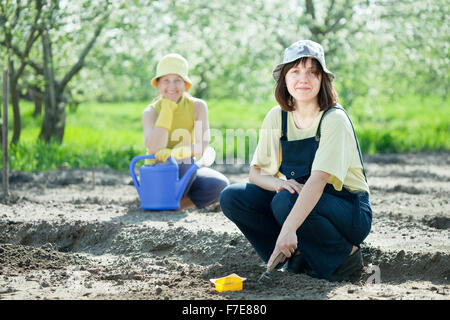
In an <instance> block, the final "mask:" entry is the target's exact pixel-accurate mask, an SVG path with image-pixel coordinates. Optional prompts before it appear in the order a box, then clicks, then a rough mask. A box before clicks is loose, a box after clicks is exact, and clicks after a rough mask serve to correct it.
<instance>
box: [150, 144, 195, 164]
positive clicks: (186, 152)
mask: <svg viewBox="0 0 450 320" xmlns="http://www.w3.org/2000/svg"><path fill="white" fill-rule="evenodd" d="M147 154H149V153H148V150H147ZM170 156H172V157H173V158H175V159H185V158H190V157H191V156H192V149H191V146H183V147H177V148H173V149H169V148H164V149H161V150H159V151H158V152H156V153H155V159H145V164H146V165H152V164H155V163H156V162H166V161H167V159H169V157H170Z"/></svg>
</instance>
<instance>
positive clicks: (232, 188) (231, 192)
mask: <svg viewBox="0 0 450 320" xmlns="http://www.w3.org/2000/svg"><path fill="white" fill-rule="evenodd" d="M240 193H242V186H241V184H232V185H227V186H225V188H223V190H222V191H221V192H220V196H219V203H220V207H221V208H222V211H223V213H224V214H225V215H226V216H227V217H229V215H231V214H232V212H234V210H233V207H235V206H236V205H237V203H236V202H237V199H238V197H239V194H240Z"/></svg>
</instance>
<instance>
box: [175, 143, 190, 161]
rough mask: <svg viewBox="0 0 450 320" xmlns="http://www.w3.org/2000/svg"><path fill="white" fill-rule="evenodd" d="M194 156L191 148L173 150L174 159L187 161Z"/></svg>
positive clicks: (184, 147)
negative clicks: (186, 159)
mask: <svg viewBox="0 0 450 320" xmlns="http://www.w3.org/2000/svg"><path fill="white" fill-rule="evenodd" d="M191 156H192V149H191V146H183V147H178V148H174V149H173V150H172V157H174V158H175V159H185V158H190V157H191Z"/></svg>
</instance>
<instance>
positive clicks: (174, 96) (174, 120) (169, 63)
mask: <svg viewBox="0 0 450 320" xmlns="http://www.w3.org/2000/svg"><path fill="white" fill-rule="evenodd" d="M152 85H153V86H154V87H156V88H157V89H158V91H159V93H160V96H159V97H157V98H156V99H154V100H153V102H152V103H151V104H150V105H149V106H147V108H145V110H144V112H143V114H142V125H143V129H144V138H145V146H146V147H147V153H148V154H154V155H155V161H156V163H157V164H158V165H160V164H161V163H164V162H165V161H167V159H168V158H169V157H170V156H173V157H174V158H175V159H178V162H179V164H178V168H179V176H180V177H182V176H183V175H184V174H185V173H186V171H187V170H188V169H189V168H190V167H191V165H192V163H193V162H194V159H193V157H202V156H203V154H204V151H205V150H206V148H207V147H208V145H209V140H210V134H209V120H208V108H207V105H206V103H205V101H203V100H201V99H198V98H194V97H192V96H191V95H190V94H188V93H187V91H188V90H189V89H190V87H191V85H192V82H191V80H190V78H189V76H188V62H187V61H186V59H185V58H184V57H182V56H181V55H179V54H176V53H170V54H167V55H165V56H164V57H163V58H162V59H161V60H160V61H159V63H158V65H157V68H156V75H155V77H154V78H153V79H152ZM146 163H147V164H151V163H152V162H151V161H147V162H146ZM228 184H229V182H228V179H227V178H226V177H225V176H224V175H223V174H221V173H220V172H218V171H216V170H213V169H211V168H206V167H202V168H200V169H198V170H197V172H196V173H195V174H193V175H192V176H191V178H190V181H189V183H188V185H187V187H186V191H185V193H184V195H183V197H182V199H181V201H180V209H179V210H183V209H188V208H192V207H194V206H195V207H197V208H203V207H206V206H208V205H210V204H213V203H215V202H217V201H219V196H220V192H221V191H222V190H223V189H224V188H225V187H226V186H227V185H228Z"/></svg>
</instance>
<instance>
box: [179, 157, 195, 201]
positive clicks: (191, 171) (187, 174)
mask: <svg viewBox="0 0 450 320" xmlns="http://www.w3.org/2000/svg"><path fill="white" fill-rule="evenodd" d="M197 169H198V165H197V164H195V163H194V164H192V166H191V167H190V168H189V169H188V170H187V171H186V172H185V173H184V175H183V177H182V178H181V179H179V180H178V181H177V183H176V185H175V190H176V198H177V200H178V201H179V200H180V199H181V196H182V195H183V192H184V190H186V186H187V184H188V182H189V180H190V179H191V176H192V175H193V174H194V173H195V172H196V171H197Z"/></svg>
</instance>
